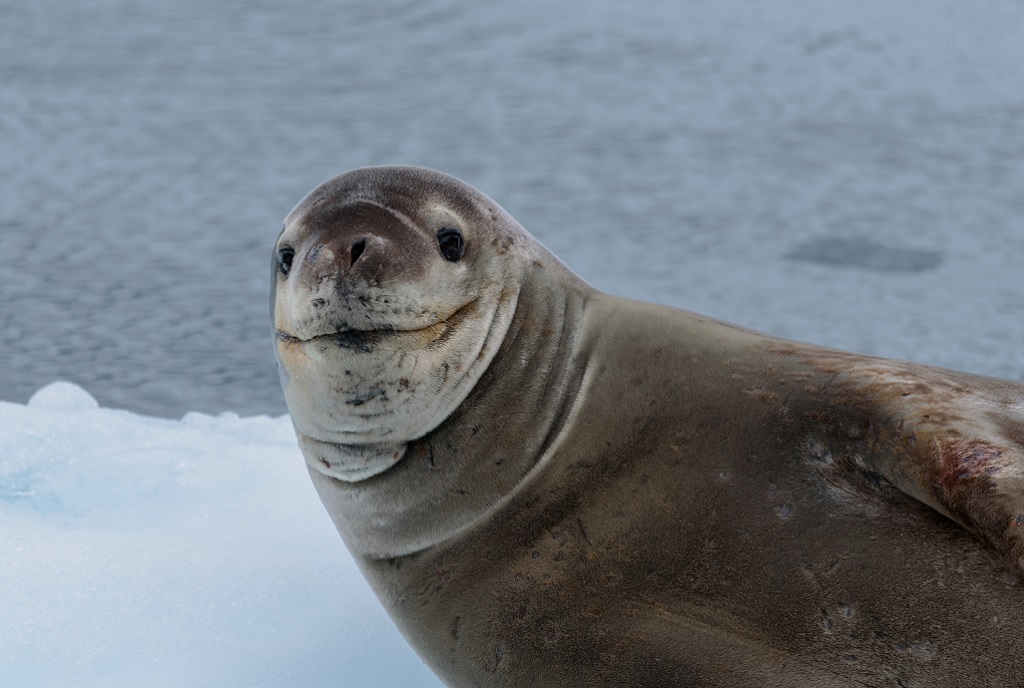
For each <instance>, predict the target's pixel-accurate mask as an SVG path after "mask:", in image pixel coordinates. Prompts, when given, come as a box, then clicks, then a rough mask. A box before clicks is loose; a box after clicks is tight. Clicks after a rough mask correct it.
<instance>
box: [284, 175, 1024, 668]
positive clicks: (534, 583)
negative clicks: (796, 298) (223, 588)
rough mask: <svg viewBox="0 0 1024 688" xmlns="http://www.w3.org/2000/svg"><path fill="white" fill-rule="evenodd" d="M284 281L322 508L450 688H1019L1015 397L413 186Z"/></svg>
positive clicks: (1021, 563)
mask: <svg viewBox="0 0 1024 688" xmlns="http://www.w3.org/2000/svg"><path fill="white" fill-rule="evenodd" d="M272 270H273V275H274V277H273V281H274V288H273V292H274V296H273V303H272V309H271V310H272V314H273V317H274V322H275V331H276V345H277V354H278V359H279V363H280V370H281V380H282V384H283V386H284V390H285V397H286V399H287V402H288V405H289V409H290V410H291V413H292V418H293V421H294V425H295V429H296V433H297V435H298V438H299V443H300V446H301V447H302V450H303V454H304V455H305V458H306V461H307V463H308V464H309V470H310V475H311V477H312V480H313V484H314V485H315V487H316V489H317V491H318V493H319V495H320V497H321V499H322V501H323V503H324V505H325V507H326V508H327V511H328V513H329V514H330V516H331V518H332V519H333V521H334V523H335V525H336V526H337V529H338V531H339V533H340V534H341V536H342V538H343V539H344V541H345V543H346V544H347V546H348V547H349V549H350V550H351V551H352V553H353V555H354V556H355V558H356V560H357V561H358V562H359V564H360V567H361V568H362V570H363V572H364V574H365V575H366V576H367V578H368V580H369V581H370V583H371V584H372V585H373V587H374V589H375V591H376V593H377V595H378V596H379V597H380V599H381V601H382V602H383V603H384V605H385V607H386V608H387V609H388V611H389V613H390V614H391V615H392V618H393V619H394V620H395V622H396V624H397V625H398V626H399V628H400V629H401V630H402V631H403V633H404V634H405V635H406V637H407V638H408V639H409V641H410V643H412V645H413V646H414V647H415V649H416V650H417V652H419V653H420V655H421V656H422V657H423V659H424V660H425V661H426V662H427V663H428V664H429V665H430V666H431V668H432V669H433V670H434V671H435V672H436V673H437V674H438V675H439V676H440V677H441V678H442V679H443V680H444V681H445V682H446V683H447V684H448V685H450V686H556V687H557V688H570V687H572V688H575V687H579V688H583V687H587V688H590V687H593V686H623V685H635V686H645V688H646V687H665V688H668V687H673V688H674V687H676V686H688V685H700V686H707V687H711V688H716V687H717V688H736V687H749V688H754V687H757V688H761V687H763V686H798V687H801V688H805V687H806V688H810V687H815V688H816V687H818V686H844V687H849V686H866V685H870V686H893V687H903V688H910V687H917V688H919V687H922V686H928V687H929V688H931V687H934V686H949V687H950V688H952V687H954V686H955V687H957V688H961V687H963V686H979V687H980V686H992V685H1017V684H1018V683H1019V680H1020V679H1019V677H1020V676H1021V675H1022V673H1024V653H1022V652H1020V647H1021V645H1020V639H1021V638H1022V637H1024V578H1022V574H1024V384H1021V383H1019V382H1012V381H1006V380H995V379H992V378H985V377H980V376H975V375H970V374H967V373H960V372H955V371H948V370H940V369H936V368H930V367H926V366H920V365H915V364H911V363H904V362H899V361H887V360H883V359H878V358H872V357H867V356H859V355H856V354H848V353H843V352H838V351H833V350H829V349H823V348H820V347H814V346H810V345H805V344H799V343H795V342H789V341H784V340H780V339H776V338H773V337H769V336H767V335H763V334H760V333H756V332H751V331H749V330H745V329H743V328H739V327H735V326H732V325H729V324H726V323H721V322H717V321H714V320H711V319H709V318H705V317H702V316H699V315H696V314H693V313H687V312H684V311H678V310H675V309H670V308H664V307H660V306H654V305H651V304H644V303H638V302H632V301H626V300H623V299H618V298H615V297H612V296H608V295H606V294H602V293H600V292H597V291H595V290H594V289H592V288H591V287H589V286H588V285H586V284H585V283H584V282H583V281H582V280H580V279H579V278H578V277H576V276H575V275H574V274H572V272H571V271H570V270H568V268H566V267H565V266H564V265H562V264H561V263H560V262H559V261H558V260H557V258H555V257H554V256H553V255H551V254H550V253H549V252H548V251H547V250H546V249H544V247H543V246H541V245H540V244H539V243H537V242H536V240H534V239H533V238H532V237H531V236H530V235H529V234H528V233H527V232H526V231H525V230H524V229H522V228H521V227H520V226H519V225H518V224H517V223H516V222H515V220H514V219H512V218H511V217H510V216H509V215H508V214H507V213H505V212H504V211H503V210H502V209H501V208H500V207H498V206H497V205H496V204H495V203H494V202H493V201H491V200H490V199H489V198H487V197H486V196H484V195H483V194H482V193H480V192H479V191H476V190H475V189H473V188H472V187H470V186H468V185H466V184H464V183H463V182H460V181H458V180H456V179H454V178H452V177H448V176H446V175H443V174H441V173H438V172H434V171H431V170H425V169H422V168H411V167H375V168H363V169H359V170H354V171H352V172H349V173H347V174H345V175H342V176H340V177H337V178H335V179H332V180H330V181H328V182H327V183H325V184H324V185H322V186H320V187H318V188H317V189H315V190H314V191H313V192H312V193H310V195H309V196H308V197H307V198H306V199H304V200H303V201H302V202H301V203H300V204H299V205H298V206H297V207H296V209H295V210H293V211H292V213H291V214H290V215H289V216H288V217H287V219H286V220H285V227H284V230H283V232H282V234H281V236H280V238H279V239H278V242H277V244H276V245H275V247H274V252H273V257H272Z"/></svg>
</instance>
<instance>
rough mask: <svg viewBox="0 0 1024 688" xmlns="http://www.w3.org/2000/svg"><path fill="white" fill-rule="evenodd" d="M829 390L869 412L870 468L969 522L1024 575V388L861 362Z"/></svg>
mask: <svg viewBox="0 0 1024 688" xmlns="http://www.w3.org/2000/svg"><path fill="white" fill-rule="evenodd" d="M829 387H830V388H831V389H830V393H831V394H833V395H836V396H834V397H833V402H838V403H839V404H840V405H841V406H842V407H844V408H851V407H855V406H859V407H860V409H859V410H860V411H861V412H862V413H863V415H864V416H865V417H867V418H868V427H869V430H868V434H869V437H868V438H867V439H868V447H869V449H870V451H867V452H865V453H864V454H863V456H862V458H861V467H862V469H864V470H867V471H870V472H873V473H875V474H877V475H879V476H881V477H883V478H885V479H886V480H887V481H888V482H890V483H892V484H893V485H894V486H896V487H897V488H899V489H900V490H901V491H903V492H905V493H906V494H908V495H910V496H912V497H914V498H915V499H917V500H919V501H921V502H924V503H925V504H928V505H929V506H931V507H932V508H934V509H936V510H937V511H939V512H940V513H942V514H944V515H946V516H948V517H949V518H951V519H953V520H954V521H956V522H957V523H959V524H960V525H962V526H963V527H965V528H967V529H968V530H970V531H971V532H972V533H974V534H975V535H977V536H978V537H979V538H980V539H981V540H983V541H984V542H985V543H987V544H988V545H989V546H991V547H992V548H993V549H995V550H996V551H997V552H998V553H999V554H1000V555H1001V556H1002V557H1003V558H1004V560H1005V561H1006V562H1007V563H1008V564H1009V565H1010V566H1011V567H1012V568H1013V569H1014V570H1016V571H1017V572H1018V573H1020V574H1022V575H1024V384H1021V383H1017V382H1010V381H1006V380H997V379H994V378H986V377H982V376H977V375H970V374H967V373H960V372H955V371H947V370H940V369H936V368H928V367H924V366H918V365H914V364H910V363H897V362H892V361H881V360H878V359H860V360H859V361H858V360H855V359H851V360H848V361H847V365H846V366H844V369H843V371H842V372H840V373H838V374H837V375H836V376H835V377H834V378H833V379H832V382H831V384H830V385H829ZM865 400H867V403H868V405H867V406H864V402H865Z"/></svg>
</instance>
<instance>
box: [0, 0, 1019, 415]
mask: <svg viewBox="0 0 1024 688" xmlns="http://www.w3.org/2000/svg"><path fill="white" fill-rule="evenodd" d="M0 17H2V20H0V240H2V246H3V256H4V258H3V260H2V261H0V285H2V287H0V289H2V291H0V297H2V298H0V352H2V353H0V399H5V400H11V401H18V402H24V401H25V400H26V399H27V398H28V397H29V395H30V394H31V393H32V392H33V391H34V390H36V389H37V388H39V387H40V386H42V385H43V384H45V383H47V382H49V381H51V380H54V379H57V378H64V379H69V380H72V381H74V382H77V383H79V384H81V385H82V386H84V387H85V388H86V389H88V390H89V391H90V392H91V393H92V394H93V395H95V396H96V397H97V399H98V400H99V401H100V403H101V404H103V405H105V406H117V407H122V408H128V409H131V410H134V411H138V412H141V413H146V414H153V415H161V416H171V417H178V416H181V415H182V414H183V413H184V412H185V411H187V410H198V411H204V412H219V411H223V410H232V411H236V412H239V413H243V414H253V413H275V414H276V413H281V412H283V411H284V404H283V401H282V398H281V394H280V391H279V388H278V382H277V378H276V372H275V369H274V363H273V357H272V352H271V344H270V339H269V331H270V326H269V322H268V314H267V310H268V308H267V289H268V286H267V285H268V279H269V274H268V273H269V254H270V248H271V245H272V243H273V240H274V238H275V237H276V234H277V231H278V229H279V227H280V222H281V219H282V218H283V217H284V215H285V214H286V213H287V212H288V210H290V209H291V207H292V206H293V205H294V204H295V203H296V202H297V201H298V200H299V199H300V198H301V197H302V196H303V195H304V194H305V193H306V192H307V191H308V190H309V189H311V188H312V187H313V186H315V185H316V184H318V183H319V182H321V181H322V180H324V179H326V178H327V177H330V176H333V175H334V174H337V173H339V172H342V171H344V170H346V169H349V168H351V167H355V166H359V165H364V164H380V163H390V162H402V163H412V164H421V165H428V166H431V167H436V168H439V169H442V170H444V171H446V172H449V173H452V174H455V175H456V176H459V177H462V178H464V179H466V180H467V181H469V182H470V183H472V184H474V185H475V186H478V187H479V188H481V189H483V190H484V191H485V192H487V193H488V194H490V195H491V196H493V197H494V198H495V199H496V200H498V202H499V203H501V204H502V205H504V206H505V207H506V208H507V209H508V210H509V211H510V212H511V213H512V214H513V215H514V216H516V217H517V218H518V219H519V220H520V222H522V223H523V224H524V226H526V227H527V228H528V229H530V230H531V231H532V232H533V233H534V234H535V235H537V236H538V237H539V238H541V239H542V240H543V241H544V242H545V243H546V244H547V245H548V246H550V247H551V248H552V249H553V250H554V251H555V252H556V253H558V254H559V255H560V256H561V257H562V258H563V260H565V261H566V262H567V263H568V264H569V265H571V266H572V267H573V268H574V269H576V270H577V271H578V272H579V273H580V274H581V275H582V276H583V277H585V278H586V279H588V280H589V281H591V282H592V283H594V284H595V285H596V286H598V287H600V288H603V289H606V290H608V291H612V292H615V293H620V294H624V295H627V296H631V297H636V298H643V299H646V300H653V301H660V302H663V303H669V304H672V305H676V306H680V307H685V308H690V309H693V310H698V311H701V312H704V313H708V314H710V315H714V316H717V317H720V318H724V319H728V320H732V321H735V322H738V323H741V324H744V325H748V326H751V327H755V328H758V329H762V330H767V331H770V332H773V333H776V334H779V335H783V336H789V337H794V338H799V339H804V340H810V341H815V342H819V343H823V344H829V345H833V346H840V347H843V348H848V349H855V350H859V351H864V352H867V353H875V354H881V355H886V356H894V357H900V358H911V359H914V360H919V361H923V362H927V363H935V364H940V365H947V366H953V367H959V368H969V369H972V370H974V371H977V372H982V373H989V374H993V375H1001V376H1005V377H1014V378H1022V377H1024V346H1021V343H1022V341H1024V288H1022V287H1021V286H1020V266H1021V265H1022V264H1024V220H1022V217H1024V70H1022V69H1021V55H1024V5H1021V3H1019V2H1016V1H1014V0H993V2H989V3H986V4H985V5H984V6H983V8H977V7H976V8H973V9H972V8H971V7H969V6H968V5H966V4H964V3H960V2H957V1H956V0H908V1H907V2H903V3H898V4H897V3H888V2H881V1H874V2H842V3H838V2H834V1H830V2H826V1H825V0H820V1H817V2H812V1H810V0H805V1H801V0H780V1H778V2H772V3H756V2H733V3H728V4H726V3H710V2H702V1H699V0H689V1H686V2H673V3H665V2H654V1H648V2H637V3H619V2H611V1H610V0H599V1H594V0H587V1H586V2H584V1H582V0H567V1H566V2H562V3H558V4H557V5H553V4H551V3H542V2H540V1H539V0H523V1H509V2H505V3H500V4H495V5H493V6H483V5H480V4H479V3H460V2H454V1H451V0H426V1H424V0H418V1H417V2H411V1H396V0H371V1H352V2H344V3H337V2H326V1H319V2H307V3H303V4H301V5H297V4H282V3H272V2H262V1H260V2H252V1H247V2H240V1H233V2H221V3H215V4H210V3H201V2H198V0H178V1H177V2H174V3H158V2H124V1H122V0H95V1H93V2H88V3H67V2H58V1H57V0H41V1H39V2H33V3H15V2H11V1H10V0H0Z"/></svg>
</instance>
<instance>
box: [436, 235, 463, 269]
mask: <svg viewBox="0 0 1024 688" xmlns="http://www.w3.org/2000/svg"><path fill="white" fill-rule="evenodd" d="M437 245H438V247H439V248H440V249H441V255H442V256H444V259H445V260H448V261H451V262H453V263H457V262H459V259H460V258H462V249H463V245H462V232H460V231H459V230H457V229H452V228H451V227H442V228H441V229H439V230H437Z"/></svg>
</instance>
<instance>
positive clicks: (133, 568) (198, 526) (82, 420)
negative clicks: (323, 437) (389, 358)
mask: <svg viewBox="0 0 1024 688" xmlns="http://www.w3.org/2000/svg"><path fill="white" fill-rule="evenodd" d="M0 446H2V449H0V547H2V549H0V553H2V556H3V562H2V564H0V685H3V686H18V687H19V688H31V687H36V686H46V687H50V686H61V687H62V688H64V687H71V686H82V687H86V686H89V687H91V686H96V687H99V686H102V687H104V688H113V687H117V686H132V687H133V688H135V687H137V686H143V685H144V686H148V687H154V688H156V687H159V686H174V687H175V688H181V687H187V686H210V687H217V688H220V687H229V686H246V687H264V686H288V687H303V688H305V687H316V686H332V687H334V686H353V687H364V686H365V687H370V686H387V687H388V688H398V687H401V686H410V687H411V686H417V687H421V686H439V685H440V683H439V682H438V681H437V679H436V678H434V677H433V676H432V674H430V672H429V671H428V670H427V669H426V668H425V667H424V666H423V664H422V663H421V662H420V660H419V659H418V658H417V657H416V656H415V655H414V654H413V652H412V651H411V650H410V649H409V647H408V646H407V645H406V643H405V641H404V640H403V639H402V638H401V636H400V635H399V634H398V632H397V631H396V630H395V628H394V627H393V626H392V624H391V622H390V621H389V620H388V619H387V617H386V616H385V614H384V612H383V610H382V609H381V608H380V606H379V605H378V603H377V601H376V599H375V598H374V596H373V593H372V592H371V591H370V589H369V587H368V586H367V585H366V583H365V582H364V581H363V579H362V577H361V575H360V574H359V572H358V570H357V569H356V566H355V563H354V562H353V561H352V559H351V558H350V557H349V555H348V553H347V551H346V550H345V548H344V545H343V544H342V542H341V540H340V538H339V537H338V535H337V534H336V533H335V531H334V528H333V526H332V525H331V523H330V521H329V519H328V517H327V515H326V513H325V512H324V510H323V508H322V507H321V505H320V502H319V500H318V499H317V497H316V494H315V492H314V491H313V488H312V485H311V484H310V481H309V477H308V476H307V474H306V470H305V467H304V464H303V461H302V457H301V455H300V453H299V450H298V448H297V446H296V444H295V438H294V435H293V434H292V429H291V423H290V421H289V419H288V418H287V417H281V418H268V417H265V416H264V417H255V418H239V417H238V416H235V415H233V414H223V415H220V416H217V417H212V416H205V415H201V414H196V413H190V414H188V415H186V416H185V417H184V418H183V419H182V420H181V421H167V420H159V419H154V418H146V417H142V416H138V415H133V414H131V413H128V412H125V411H115V410H110V409H103V408H99V407H98V405H97V403H96V401H95V400H94V399H93V398H92V397H91V396H89V394H88V393H86V392H85V391H84V390H82V389H81V388H79V387H76V386H75V385H72V384H69V383H63V382H58V383H54V384H52V385H49V386H47V387H45V388H43V389H41V390H40V391H39V392H37V393H36V394H35V395H34V396H33V397H32V399H31V400H30V401H29V403H28V405H20V404H11V403H5V402H0Z"/></svg>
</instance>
